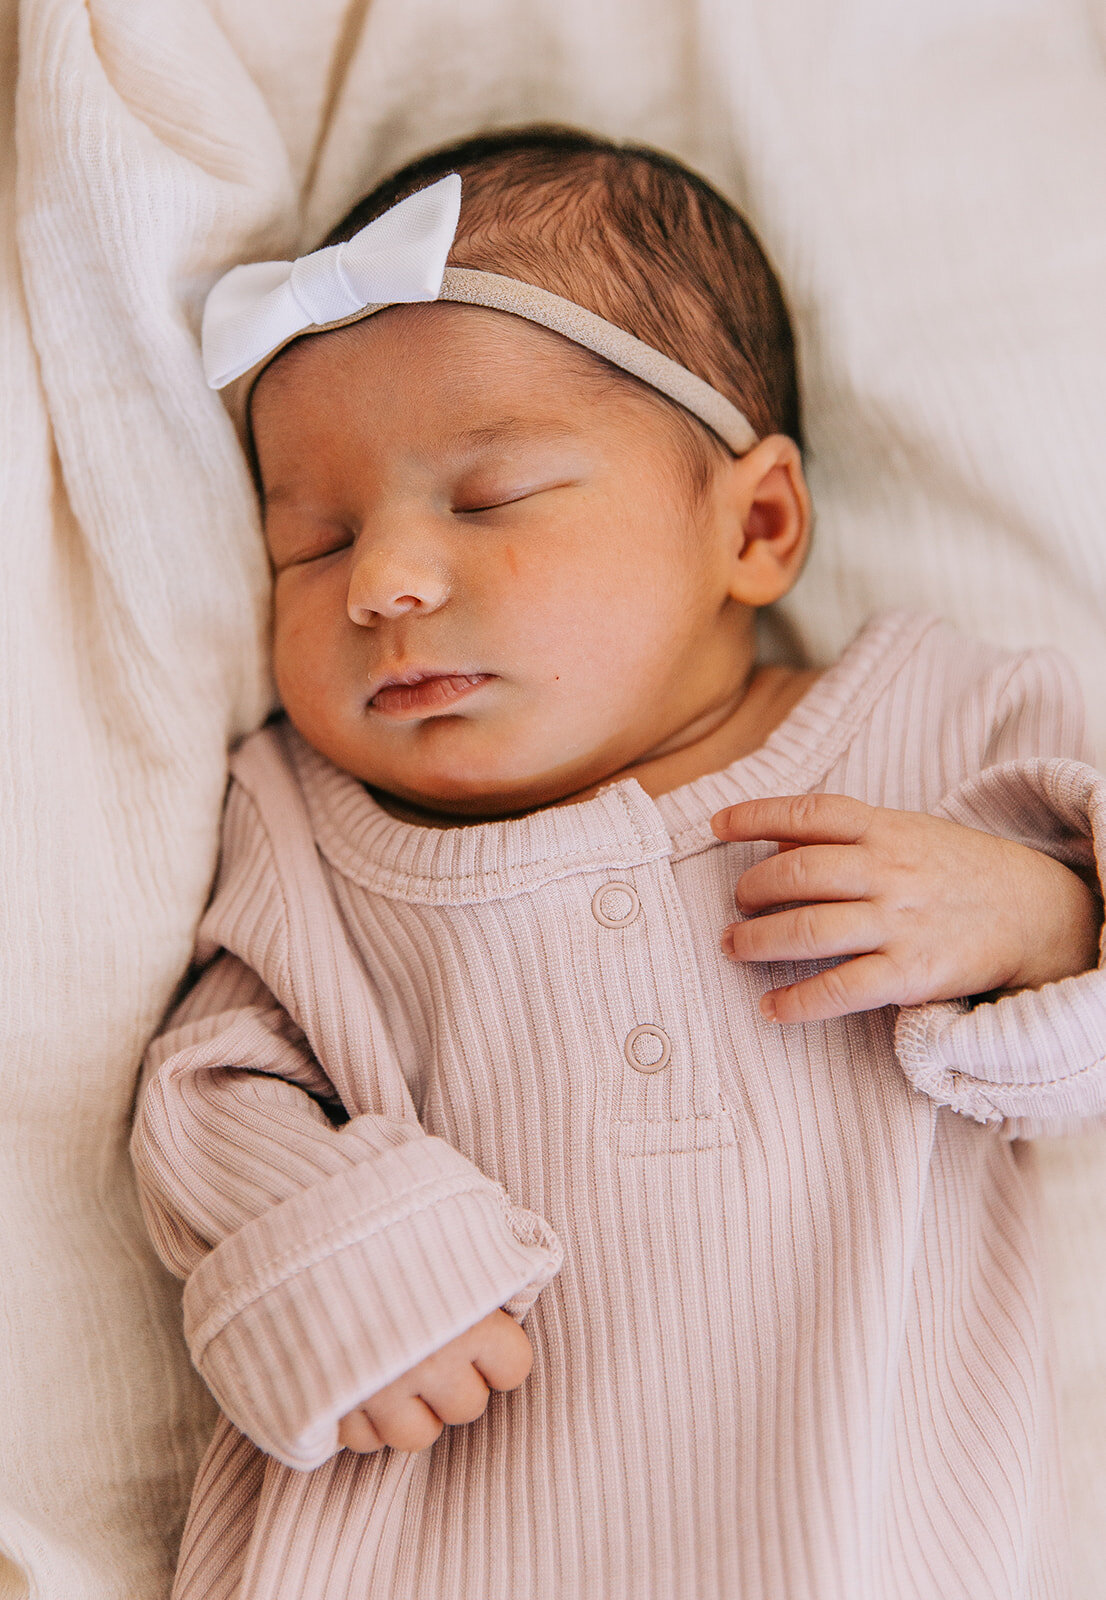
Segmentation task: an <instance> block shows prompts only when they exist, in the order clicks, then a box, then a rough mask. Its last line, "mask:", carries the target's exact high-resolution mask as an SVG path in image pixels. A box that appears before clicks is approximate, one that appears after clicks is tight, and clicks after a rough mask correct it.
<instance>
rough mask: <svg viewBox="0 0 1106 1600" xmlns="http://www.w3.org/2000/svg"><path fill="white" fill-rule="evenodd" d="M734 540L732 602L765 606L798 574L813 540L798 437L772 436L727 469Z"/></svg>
mask: <svg viewBox="0 0 1106 1600" xmlns="http://www.w3.org/2000/svg"><path fill="white" fill-rule="evenodd" d="M724 473H725V475H726V477H727V478H728V482H727V484H726V486H725V491H724V492H725V498H726V500H727V501H728V502H729V504H728V520H729V522H730V527H731V529H732V532H733V536H734V543H733V554H732V581H731V588H730V593H731V596H732V598H733V599H735V600H739V601H741V603H742V604H743V605H748V606H766V605H770V604H771V603H772V601H773V600H778V599H779V598H780V596H781V595H785V594H786V593H787V591H788V590H789V589H790V588H791V586H792V584H793V583H794V582H795V580H796V578H797V577H798V576H799V572H800V570H801V568H802V564H803V561H804V559H805V557H806V552H807V546H808V544H809V540H810V493H809V490H808V489H807V486H806V478H805V477H804V475H803V463H802V457H801V456H800V454H799V447H798V445H797V444H796V443H795V441H794V439H789V438H788V437H787V436H786V434H782V433H772V434H769V436H768V437H767V438H766V439H761V440H760V441H759V443H758V444H755V445H754V446H753V448H752V449H751V450H750V451H749V452H748V453H747V454H746V455H743V456H741V457H739V458H738V459H736V460H735V461H734V462H733V465H732V466H729V467H727V468H725V469H724Z"/></svg>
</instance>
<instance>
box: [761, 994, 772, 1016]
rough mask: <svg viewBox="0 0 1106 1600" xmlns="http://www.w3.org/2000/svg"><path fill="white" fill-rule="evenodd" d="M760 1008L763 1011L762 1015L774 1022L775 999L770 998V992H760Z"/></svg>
mask: <svg viewBox="0 0 1106 1600" xmlns="http://www.w3.org/2000/svg"><path fill="white" fill-rule="evenodd" d="M760 1009H761V1012H762V1013H763V1015H764V1016H766V1017H767V1018H768V1021H769V1022H775V1020H776V1002H775V1000H774V999H773V998H772V996H771V995H770V994H762V995H761V997H760Z"/></svg>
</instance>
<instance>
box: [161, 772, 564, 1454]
mask: <svg viewBox="0 0 1106 1600" xmlns="http://www.w3.org/2000/svg"><path fill="white" fill-rule="evenodd" d="M257 764H258V763H256V762H255V764H254V765H255V768H256V766H257ZM253 776H256V772H254V773H253ZM276 781H277V777H276V776H274V787H275V785H276ZM278 803H279V807H280V810H279V811H278V815H277V823H278V824H280V823H281V819H282V818H286V819H289V820H288V821H287V823H286V824H284V825H285V826H286V833H287V832H290V831H291V820H292V819H294V818H295V816H296V815H297V813H296V810H295V807H296V804H297V796H296V795H295V793H294V792H291V791H288V792H282V791H279V790H277V792H276V801H274V809H275V808H276V806H277V804H278ZM300 809H301V810H302V803H300ZM267 839H268V835H267V833H266V829H265V826H264V825H263V819H262V817H261V814H260V813H259V812H258V811H257V809H256V807H255V804H254V801H253V798H252V797H251V796H250V795H249V794H247V793H245V792H244V790H243V789H242V788H240V787H235V788H234V789H233V790H232V793H231V796H230V800H229V802H228V807H227V816H226V821H225V827H224V848H223V856H222V864H221V870H220V879H219V884H218V886H217V890H216V894H215V897H214V900H213V902H212V905H211V907H210V908H209V910H208V912H207V914H206V916H205V918H204V922H203V925H202V929H201V940H200V945H199V955H200V959H201V960H203V961H205V962H207V966H206V968H205V970H204V972H203V974H202V976H201V977H200V979H199V981H198V982H197V984H196V985H195V987H194V988H193V989H192V990H191V991H190V992H189V994H188V995H187V997H186V998H185V1000H184V1001H183V1003H182V1004H181V1006H180V1007H179V1008H178V1010H177V1012H176V1014H175V1015H174V1017H173V1019H172V1021H171V1023H170V1025H169V1027H168V1029H167V1030H166V1032H165V1033H164V1034H162V1036H161V1037H160V1038H159V1039H158V1040H156V1041H155V1043H154V1044H153V1045H152V1046H151V1048H150V1052H149V1055H148V1058H147V1069H146V1083H145V1085H144V1092H143V1093H142V1095H141V1097H140V1103H139V1109H138V1115H137V1118H136V1124H135V1132H134V1137H133V1141H132V1151H133V1155H134V1160H135V1166H136V1170H137V1173H138V1179H139V1189H140V1194H141V1197H142V1204H143V1210H144V1212H145V1215H146V1219H147V1224H148V1226H149V1229H150V1232H151V1235H152V1237H153V1240H154V1244H155V1246H156V1248H157V1250H158V1253H159V1254H160V1255H161V1257H162V1260H163V1261H164V1262H165V1263H166V1265H167V1266H168V1267H169V1268H170V1270H171V1271H173V1272H175V1273H176V1274H177V1276H179V1277H181V1278H183V1279H184V1280H185V1290H184V1314H185V1335H186V1338H187V1340H188V1343H189V1347H190V1349H191V1351H192V1357H193V1361H194V1362H195V1364H196V1366H197V1368H198V1369H199V1371H200V1373H201V1375H202V1376H203V1377H204V1379H205V1380H206V1382H207V1384H208V1386H209V1388H210V1389H211V1390H212V1393H213V1394H214V1395H215V1398H216V1399H217V1400H218V1402H219V1404H220V1406H221V1407H222V1409H223V1411H224V1412H225V1413H226V1415H227V1416H228V1417H229V1418H230V1420H231V1421H232V1422H233V1423H234V1424H235V1425H236V1426H237V1427H238V1428H239V1429H240V1430H241V1431H242V1432H243V1433H245V1434H246V1435H248V1437H250V1438H251V1439H252V1440H253V1441H254V1443H255V1444H257V1445H258V1446H259V1447H260V1448H261V1449H263V1450H265V1451H266V1452H267V1453H268V1454H270V1455H272V1456H274V1457H276V1459H277V1460H279V1461H282V1462H283V1463H284V1464H285V1465H287V1466H291V1467H297V1468H310V1467H315V1466H318V1465H320V1464H321V1463H322V1462H323V1461H325V1460H326V1459H327V1458H328V1457H329V1456H330V1455H332V1454H333V1453H334V1451H335V1450H336V1449H337V1448H338V1446H339V1437H338V1428H339V1423H340V1421H341V1420H342V1419H343V1418H345V1417H347V1416H349V1414H350V1413H351V1412H354V1411H356V1410H357V1409H358V1408H359V1407H360V1406H361V1405H362V1404H363V1403H364V1402H365V1400H366V1397H370V1396H377V1395H379V1394H380V1393H381V1392H383V1391H385V1390H387V1388H388V1386H389V1385H391V1384H392V1383H393V1382H394V1381H395V1380H396V1379H397V1378H398V1377H401V1376H402V1375H404V1374H410V1373H411V1372H412V1369H417V1368H418V1366H419V1365H420V1363H423V1362H425V1361H426V1359H427V1358H428V1357H431V1356H432V1355H434V1354H435V1353H437V1352H441V1351H443V1350H444V1349H446V1348H448V1347H449V1346H450V1345H451V1343H453V1342H454V1341H456V1340H458V1339H463V1338H464V1336H465V1335H466V1333H467V1332H469V1331H471V1330H472V1329H474V1328H476V1327H477V1326H478V1325H480V1324H481V1323H482V1322H483V1321H485V1320H486V1319H487V1318H488V1317H489V1316H490V1315H492V1316H493V1320H494V1314H499V1315H503V1314H504V1312H503V1311H501V1310H500V1308H505V1311H506V1312H509V1313H510V1314H511V1317H515V1318H521V1317H522V1316H523V1315H524V1314H525V1312H526V1310H527V1309H528V1307H529V1306H530V1305H531V1304H532V1302H533V1301H534V1299H535V1298H536V1297H537V1295H538V1293H539V1292H540V1290H541V1288H542V1287H543V1286H544V1284H546V1283H547V1282H548V1281H549V1280H550V1279H551V1278H552V1277H553V1275H554V1274H555V1273H556V1271H557V1269H558V1267H559V1265H560V1260H561V1250H560V1245H559V1242H558V1241H557V1239H556V1236H555V1235H554V1234H553V1232H552V1230H551V1229H550V1228H549V1226H548V1224H547V1223H545V1222H544V1220H543V1219H542V1218H540V1217H538V1216H536V1215H535V1214H533V1213H532V1212H530V1211H527V1210H525V1209H524V1208H523V1207H520V1206H518V1205H516V1204H515V1203H514V1202H513V1201H512V1200H511V1199H510V1197H509V1196H508V1195H507V1194H506V1193H505V1192H504V1190H503V1189H502V1187H501V1186H500V1185H499V1184H498V1183H496V1182H495V1181H494V1180H493V1179H492V1178H490V1177H489V1176H488V1175H487V1174H486V1173H484V1172H482V1171H481V1170H480V1169H479V1168H478V1167H477V1166H476V1165H475V1164H474V1162H472V1161H471V1160H470V1159H469V1158H468V1157H467V1156H466V1155H464V1154H463V1153H462V1152H461V1151H459V1150H457V1149H455V1148H454V1147H453V1146H452V1145H450V1144H448V1143H447V1142H446V1141H445V1140H443V1139H440V1138H437V1137H434V1136H433V1135H431V1134H429V1133H428V1132H427V1131H426V1130H425V1129H424V1128H423V1127H422V1126H421V1125H420V1123H419V1121H418V1119H417V1116H416V1112H415V1107H414V1105H413V1103H412V1100H411V1096H410V1093H409V1090H408V1087H407V1084H406V1081H405V1079H404V1075H403V1073H402V1071H401V1070H400V1067H399V1064H398V1062H397V1060H396V1058H395V1053H394V1050H393V1048H392V1045H391V1040H390V1037H389V1036H388V1033H387V1030H386V1029H385V1027H384V1025H383V1022H382V1021H381V1019H380V1017H379V1014H378V1011H377V1009H376V1005H375V1000H374V996H373V992H372V989H371V986H370V985H369V983H368V982H367V981H366V978H365V973H364V970H363V968H362V967H361V966H360V965H359V964H358V961H357V960H356V958H355V956H354V953H353V952H352V951H350V950H349V949H348V948H347V947H346V946H345V945H344V944H343V943H342V940H343V938H344V934H343V930H342V925H341V923H340V922H339V921H338V919H336V918H335V917H333V916H331V915H328V914H326V909H325V903H323V905H321V906H320V898H321V897H320V895H319V894H318V893H316V890H315V888H314V883H315V876H316V875H317V874H319V873H320V872H321V870H322V869H321V867H320V865H319V856H318V852H317V851H316V849H315V848H314V845H313V841H312V840H311V838H310V835H309V834H307V833H306V824H305V832H304V836H303V837H302V838H298V839H297V838H296V837H293V838H292V839H291V840H290V841H289V842H288V846H289V847H288V849H287V850H286V851H285V853H284V855H283V856H282V857H281V860H280V861H279V862H278V861H277V859H276V857H275V856H274V855H273V854H272V853H271V852H269V851H268V846H267ZM323 887H324V888H325V885H323ZM305 906H306V907H307V910H308V911H309V912H310V913H311V915H307V914H305V911H304V907H305ZM220 946H221V947H222V948H221V950H220ZM504 1320H509V1319H508V1318H506V1317H504ZM496 1325H497V1326H500V1327H501V1326H502V1324H496ZM516 1332H517V1334H518V1337H519V1338H520V1339H521V1340H522V1341H523V1343H525V1342H526V1341H525V1335H523V1334H522V1333H521V1330H520V1329H517V1328H516ZM500 1337H501V1336H500ZM492 1376H497V1374H496V1373H493V1374H492ZM506 1376H507V1378H508V1379H509V1377H510V1373H509V1372H508V1373H507V1374H506Z"/></svg>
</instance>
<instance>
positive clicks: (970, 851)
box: [713, 794, 1103, 1023]
mask: <svg viewBox="0 0 1106 1600" xmlns="http://www.w3.org/2000/svg"><path fill="white" fill-rule="evenodd" d="M713 826H714V831H715V833H716V834H717V835H718V837H719V838H720V839H726V840H757V839H771V840H775V841H777V842H778V843H779V847H780V848H779V852H778V853H777V854H776V855H774V856H770V857H768V859H767V860H765V861H761V862H758V863H757V865H756V866H753V867H750V868H749V869H748V871H746V872H745V873H743V874H742V876H741V877H740V879H739V880H738V883H737V887H736V891H735V893H736V899H737V904H738V907H739V909H740V910H741V911H742V912H744V913H746V917H747V919H748V920H744V921H741V922H737V923H735V924H733V925H732V926H731V927H729V928H727V929H726V930H725V933H724V935H723V948H724V949H725V951H726V953H727V954H728V955H729V956H730V957H731V959H733V960H734V961H822V960H826V959H832V958H835V957H846V958H849V959H845V960H843V961H841V962H840V964H839V965H837V966H833V967H829V968H826V969H824V970H823V971H821V972H819V973H817V974H815V975H814V976H813V977H809V978H805V979H802V980H801V981H799V982H797V983H793V984H789V985H787V986H786V987H784V988H779V989H772V990H769V991H768V992H767V993H766V994H765V995H764V996H763V998H762V1000H761V1009H762V1011H763V1012H764V1013H765V1015H766V1016H768V1017H771V1018H774V1019H775V1020H776V1021H778V1022H784V1023H791V1022H810V1021H815V1020H817V1019H820V1018H826V1017H838V1016H844V1015H846V1014H847V1013H849V1012H852V1011H865V1010H868V1009H870V1008H872V1007H875V1006H884V1005H899V1006H911V1005H919V1004H922V1003H924V1002H926V1001H932V1000H951V999H957V998H960V997H962V996H969V995H980V994H986V993H992V992H995V991H1012V990H1017V989H1037V988H1040V987H1041V986H1042V985H1043V984H1045V983H1049V982H1053V981H1057V980H1060V979H1063V978H1067V977H1073V976H1074V975H1075V974H1076V973H1080V972H1085V971H1087V970H1088V969H1090V968H1093V967H1094V966H1096V965H1097V962H1098V950H1099V938H1100V934H1101V929H1102V909H1103V908H1102V901H1101V900H1100V899H1099V897H1098V895H1097V894H1096V893H1095V892H1094V891H1093V890H1092V889H1090V888H1089V887H1088V885H1087V884H1086V883H1085V882H1084V881H1083V879H1082V878H1080V877H1079V876H1078V875H1077V874H1076V873H1075V872H1073V871H1072V870H1071V868H1070V867H1067V866H1065V865H1064V864H1063V863H1062V862H1060V861H1056V860H1054V859H1053V858H1052V857H1051V856H1048V855H1044V854H1042V853H1041V852H1040V851H1037V850H1033V849H1030V848H1029V847H1028V846H1026V845H1024V844H1019V843H1015V842H1014V841H1013V840H1010V839H1004V838H1000V837H996V836H994V835H992V834H990V833H985V832H983V831H981V830H980V829H978V828H971V827H965V826H963V825H962V824H960V823H956V822H950V821H946V820H945V819H943V818H939V817H931V816H927V815H924V814H921V813H917V812H909V811H892V810H888V809H886V808H884V807H878V806H869V805H865V804H864V803H863V802H862V801H859V800H853V799H850V798H848V797H847V796H845V795H826V794H813V795H791V796H785V797H781V798H772V799H765V800H750V801H746V802H744V803H743V804H741V805H737V806H731V807H730V808H729V809H728V810H726V811H721V812H719V813H718V815H717V816H716V817H715V818H714V823H713ZM781 906H787V907H789V908H790V909H786V910H773V908H774V907H781ZM757 913H770V914H766V915H765V914H761V915H757Z"/></svg>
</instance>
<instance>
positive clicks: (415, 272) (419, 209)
mask: <svg viewBox="0 0 1106 1600" xmlns="http://www.w3.org/2000/svg"><path fill="white" fill-rule="evenodd" d="M460 211H461V179H460V178H459V177H458V175H457V173H455V172H451V173H450V174H449V175H448V177H445V178H440V179H439V180H438V182H437V183H432V184H430V186H429V187H428V188H426V189H420V190H419V191H418V193H417V194H412V195H408V196H407V198H406V199H405V200H401V201H400V202H399V204H398V205H394V206H392V207H391V209H390V210H388V211H385V212H384V213H383V215H382V216H379V217H376V218H375V219H374V220H373V221H372V222H369V223H367V224H366V225H365V227H363V228H362V229H361V230H360V232H359V233H355V234H354V236H353V238H352V239H347V240H346V241H345V242H344V243H343V244H332V245H327V246H326V247H325V248H324V249H322V250H313V251H312V252H311V253H310V255H306V256H300V258H299V259H298V260H297V261H255V262H253V263H251V264H250V265H248V266H241V267H233V268H232V269H231V271H230V272H228V273H227V274H226V275H225V276H224V277H222V278H220V279H219V282H218V283H217V284H216V285H215V287H214V288H213V289H212V291H211V293H210V294H209V295H208V297H207V304H206V305H205V306H204V320H203V335H202V343H203V361H204V373H205V376H206V378H207V381H208V385H209V386H210V387H211V388H212V389H222V388H225V386H226V385H227V384H228V383H233V381H234V379H235V378H240V377H241V376H242V375H243V373H246V372H249V370H250V368H251V367H255V366H256V365H257V364H258V362H259V361H263V360H264V359H265V357H266V356H267V355H270V354H272V353H273V352H274V351H276V350H278V349H280V348H281V346H282V345H285V344H287V343H288V341H289V340H290V339H294V338H295V337H296V335H297V334H300V333H306V332H307V331H308V330H309V329H311V328H317V327H328V326H330V325H331V324H332V323H335V322H341V321H343V320H344V319H345V318H347V317H353V316H356V314H357V313H358V312H359V311H363V310H364V309H365V308H366V307H367V306H376V305H393V304H408V303H414V302H416V301H424V300H436V299H437V298H438V294H439V291H440V290H441V287H442V275H443V274H444V272H445V264H446V261H447V259H448V257H449V250H450V246H451V245H452V243H453V237H454V234H455V233H456V232H457V219H458V217H459V216H460Z"/></svg>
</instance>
